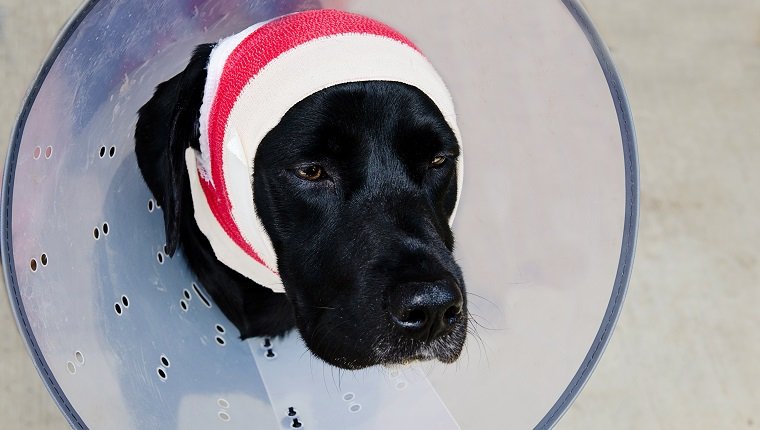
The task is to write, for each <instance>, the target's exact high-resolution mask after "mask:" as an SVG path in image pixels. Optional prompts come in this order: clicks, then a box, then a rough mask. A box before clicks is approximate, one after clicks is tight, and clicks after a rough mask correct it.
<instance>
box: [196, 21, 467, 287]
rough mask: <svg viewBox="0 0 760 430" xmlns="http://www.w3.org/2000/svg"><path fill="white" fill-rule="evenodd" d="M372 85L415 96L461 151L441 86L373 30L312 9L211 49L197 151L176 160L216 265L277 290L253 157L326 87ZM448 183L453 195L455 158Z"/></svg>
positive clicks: (377, 27) (419, 62)
mask: <svg viewBox="0 0 760 430" xmlns="http://www.w3.org/2000/svg"><path fill="white" fill-rule="evenodd" d="M375 80H379V81H395V82H402V83H405V84H408V85H412V86H414V87H417V88H418V89H420V90H421V91H422V92H424V93H425V94H426V95H427V96H428V97H430V99H432V100H433V102H434V103H435V104H436V105H437V107H438V108H439V110H440V111H441V113H442V114H443V116H444V118H445V119H446V121H447V123H448V125H449V126H450V127H451V128H452V130H453V131H454V133H455V135H456V137H457V140H458V142H459V144H460V147H461V142H462V139H461V136H460V133H459V128H458V127H457V123H456V115H455V113H454V106H453V103H452V100H451V96H450V94H449V91H448V89H447V88H446V85H445V84H444V83H443V80H442V79H441V78H440V76H439V75H438V73H437V72H436V71H435V69H434V68H433V66H432V65H431V64H430V62H429V61H428V60H427V58H425V56H424V55H423V54H422V53H421V52H420V51H419V50H418V49H417V48H416V47H415V46H414V44H412V42H410V41H409V40H408V39H407V38H405V37H404V36H403V35H401V34H400V33H398V32H397V31H395V30H393V29H392V28H390V27H388V26H387V25H385V24H382V23H380V22H378V21H375V20H373V19H370V18H367V17H364V16H361V15H356V14H351V13H348V12H342V11H337V10H330V9H320V10H311V11H305V12H298V13H295V14H291V15H286V16H283V17H280V18H276V19H274V20H272V21H268V22H265V23H260V24H257V25H254V26H252V27H250V28H248V29H246V30H244V31H242V32H241V33H238V34H235V35H233V36H230V37H228V38H226V39H223V40H221V41H220V42H219V43H218V44H217V45H216V46H215V48H214V49H213V50H212V52H211V56H210V59H209V64H208V76H207V79H206V84H205V88H204V97H203V105H202V107H201V112H200V152H197V151H195V150H194V149H192V148H188V149H187V152H186V154H185V159H186V163H187V168H188V173H189V175H190V188H191V191H192V198H193V204H194V206H195V220H196V222H197V223H198V226H199V228H200V230H201V231H202V232H203V234H204V235H205V236H206V237H207V238H208V240H209V242H210V243H211V246H212V248H213V249H214V253H215V254H216V257H217V258H218V259H219V260H220V261H221V262H222V263H224V264H225V265H227V266H229V267H230V268H232V269H233V270H235V271H237V272H239V273H241V274H243V275H245V276H246V277H248V278H250V279H252V280H253V281H255V282H257V283H258V284H261V285H263V286H265V287H268V288H270V289H272V290H273V291H276V292H282V291H284V290H283V286H282V281H281V279H280V276H279V273H278V271H277V255H276V253H275V251H274V249H273V247H272V243H271V241H270V239H269V236H268V234H267V232H266V230H265V228H264V226H263V225H262V223H261V221H260V219H259V218H258V216H257V215H256V208H255V207H254V201H253V187H252V181H253V160H254V156H255V155H256V149H257V148H258V145H259V143H260V142H261V140H262V139H263V138H264V137H265V136H266V134H267V133H268V132H269V131H270V130H272V129H273V128H274V127H275V126H276V125H277V124H278V123H279V122H280V120H281V119H282V117H283V116H284V115H285V113H286V112H287V111H288V110H289V109H290V108H291V107H293V106H294V105H295V104H296V103H298V102H299V101H301V100H303V99H305V98H306V97H308V96H310V95H312V94H314V93H316V92H318V91H320V90H322V89H325V88H328V87H331V86H334V85H338V84H342V83H348V82H362V81H375ZM457 177H458V184H457V193H459V192H460V191H461V189H462V178H463V175H462V159H461V156H460V159H459V160H458V164H457ZM457 203H458V197H457ZM454 212H456V208H455V209H454ZM453 217H454V215H453V214H452V216H451V219H450V222H451V221H453Z"/></svg>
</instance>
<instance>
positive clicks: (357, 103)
mask: <svg viewBox="0 0 760 430" xmlns="http://www.w3.org/2000/svg"><path fill="white" fill-rule="evenodd" d="M213 46H214V45H201V46H199V47H198V48H197V49H196V51H195V53H194V54H193V56H192V59H191V60H190V62H189V64H188V65H187V67H186V68H185V70H184V71H183V72H181V73H180V74H178V75H176V76H175V77H173V78H171V79H170V80H168V81H166V82H164V83H162V84H160V85H159V86H158V87H157V89H156V92H155V94H154V96H153V98H152V99H151V100H150V101H148V103H146V104H145V105H144V106H143V107H142V108H141V109H140V112H139V120H138V122H137V128H136V131H135V140H136V146H135V151H136V154H137V161H138V164H139V167H140V170H141V172H142V175H143V177H144V178H145V181H146V183H147V184H148V186H149V188H150V190H151V191H152V192H153V194H154V196H155V198H156V201H157V202H158V203H159V204H160V205H161V207H162V209H163V212H164V222H165V226H166V241H167V248H168V251H169V254H170V255H173V254H174V251H175V250H176V249H177V247H178V246H181V247H182V248H183V250H184V253H185V255H186V256H187V260H188V263H189V265H190V267H191V268H192V270H193V271H194V272H195V273H196V275H197V276H198V278H199V280H200V282H201V283H202V284H203V286H204V287H205V288H206V290H207V291H208V292H209V293H210V294H211V296H212V298H213V299H214V301H215V302H216V304H217V305H218V306H219V307H220V309H221V310H222V311H223V312H224V314H225V315H226V316H227V317H228V318H229V319H230V321H232V323H233V324H235V326H237V328H238V329H239V330H240V333H241V338H243V339H244V338H247V337H251V336H264V335H267V336H273V335H280V334H283V333H285V332H287V331H288V330H290V329H292V328H293V327H294V326H295V327H297V328H298V330H299V332H300V334H301V336H302V337H303V339H304V340H305V342H306V344H307V346H308V347H309V349H310V350H311V351H312V352H313V353H314V354H315V355H317V356H318V357H320V358H321V359H323V360H325V361H327V362H328V363H331V364H333V365H336V366H339V367H342V368H347V369H358V368H362V367H366V366H371V365H375V364H394V363H403V362H408V361H411V360H415V359H438V360H440V361H442V362H453V361H454V360H456V359H457V358H458V356H459V354H460V353H461V351H462V347H463V345H464V340H465V336H466V332H467V309H466V295H465V285H464V280H463V277H462V273H461V270H460V268H459V267H458V266H457V264H456V263H455V261H454V259H453V256H452V250H453V246H454V239H453V236H452V233H451V230H450V228H449V225H448V218H449V216H450V215H451V213H452V211H453V209H454V205H455V202H456V191H457V190H456V187H457V185H456V183H457V182H456V161H457V157H458V154H459V147H458V145H457V140H456V137H455V135H454V132H453V131H452V130H451V128H450V127H449V126H448V125H447V123H446V121H445V120H444V118H443V116H442V114H441V113H440V111H439V109H438V108H437V106H436V105H435V104H434V103H433V101H432V100H430V99H429V98H428V97H427V96H426V95H425V94H424V93H423V92H422V91H420V90H418V89H417V88H415V87H412V86H409V85H406V84H402V83H397V82H388V81H368V82H357V83H347V84H340V85H336V86H333V87H329V88H326V89H324V90H322V91H319V92H317V93H315V94H313V95H311V96H309V97H307V98H306V99H304V100H302V101H301V102H299V103H297V104H296V105H295V106H293V107H292V108H291V109H290V110H289V111H288V112H287V113H286V115H285V116H284V117H283V118H282V120H281V121H280V123H279V124H278V125H277V126H276V127H275V128H274V129H272V130H271V131H270V132H269V133H268V134H267V136H266V137H265V138H264V140H263V141H262V142H261V144H260V146H259V149H258V151H257V153H256V155H255V159H254V172H255V173H254V178H252V182H253V186H254V190H253V192H254V196H255V197H254V203H255V206H256V211H257V213H258V215H259V217H260V218H261V220H262V223H263V225H264V227H265V229H266V231H267V233H268V235H269V236H270V238H271V240H272V244H273V246H274V249H275V251H276V254H277V258H278V267H279V271H280V276H281V278H282V280H283V283H284V287H285V290H286V294H279V293H274V292H272V291H271V290H269V289H267V288H265V287H262V286H260V285H258V284H256V283H254V282H253V281H251V280H249V279H248V278H246V277H244V276H243V275H241V274H239V273H237V272H235V271H233V270H232V269H230V268H228V267H227V266H225V265H224V264H222V263H220V262H219V261H218V260H217V259H216V257H215V256H214V252H213V250H212V248H211V246H210V244H209V242H208V240H207V239H206V237H205V236H204V235H203V234H202V233H201V231H200V230H199V228H198V226H197V225H196V223H195V219H194V216H193V202H192V198H191V193H190V187H189V183H188V176H187V170H186V167H185V158H184V152H185V149H186V148H187V147H192V148H195V149H196V150H197V149H198V148H199V123H198V118H199V110H200V106H201V103H202V98H203V88H204V83H205V79H206V69H205V68H206V64H207V63H208V58H209V55H210V53H211V50H212V49H213ZM253 179H255V180H253ZM251 216H255V215H254V214H251Z"/></svg>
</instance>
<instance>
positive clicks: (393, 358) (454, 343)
mask: <svg viewBox="0 0 760 430" xmlns="http://www.w3.org/2000/svg"><path fill="white" fill-rule="evenodd" d="M465 333H466V330H465V329H464V328H462V329H457V330H453V331H452V332H451V333H449V334H447V335H444V336H442V337H439V338H437V339H435V340H432V341H430V342H416V341H413V342H409V341H408V340H406V341H400V340H399V339H398V338H395V339H394V338H392V337H388V338H385V339H383V340H382V341H381V342H378V345H376V346H375V347H374V348H373V355H374V356H375V360H376V361H377V364H381V365H384V366H392V365H399V364H401V365H407V364H411V363H414V362H420V361H433V360H436V361H439V362H441V363H444V364H451V363H454V362H455V361H456V360H457V359H458V358H459V356H460V355H461V353H462V350H463V348H464V342H465V337H466V336H465Z"/></svg>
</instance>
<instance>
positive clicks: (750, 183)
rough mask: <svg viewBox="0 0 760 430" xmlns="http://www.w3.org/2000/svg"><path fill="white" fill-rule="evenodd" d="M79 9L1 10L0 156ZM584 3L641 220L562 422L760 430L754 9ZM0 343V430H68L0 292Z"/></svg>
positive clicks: (759, 105)
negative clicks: (637, 180)
mask: <svg viewBox="0 0 760 430" xmlns="http://www.w3.org/2000/svg"><path fill="white" fill-rule="evenodd" d="M78 3H79V1H78V0H53V1H46V2H41V1H22V0H0V100H2V102H1V103H0V136H2V137H3V138H2V139H0V142H1V145H2V146H0V147H1V148H2V153H3V154H4V153H5V148H6V145H7V144H6V143H5V142H6V139H5V136H8V135H9V133H10V130H11V127H12V124H13V121H14V119H15V115H16V113H17V111H18V108H19V106H20V102H21V99H22V97H23V95H24V93H25V91H26V89H27V86H28V85H29V83H30V82H31V80H32V78H33V77H34V74H35V73H36V71H37V68H38V67H39V64H40V63H41V61H42V60H43V58H44V56H45V55H46V53H47V51H48V49H49V47H50V44H51V43H52V41H53V40H54V38H55V35H56V34H57V32H58V30H59V29H60V27H61V26H62V25H63V24H64V23H65V21H66V20H67V18H68V16H69V15H70V14H71V13H72V12H73V11H74V10H75V9H76V7H77V5H78ZM584 3H585V4H586V6H587V8H588V9H589V11H590V13H591V15H592V17H593V18H594V21H595V23H596V25H597V27H598V29H599V30H600V32H601V33H602V35H603V36H604V38H605V40H606V42H607V44H608V45H609V46H610V48H611V51H612V55H613V58H614V59H615V61H616V64H617V66H618V69H619V71H620V73H621V75H622V77H623V79H624V82H625V84H626V87H627V90H628V94H629V97H630V101H631V105H632V108H633V113H634V117H635V120H636V126H637V129H638V137H639V150H640V157H641V177H642V217H641V230H640V237H639V247H638V254H637V258H636V265H635V270H634V276H633V280H632V283H631V289H630V292H629V294H628V299H627V303H626V306H625V308H624V310H623V314H622V317H621V320H620V323H619V325H618V329H617V332H616V333H615V335H614V336H613V337H612V341H611V343H610V345H609V347H608V348H607V351H606V353H605V356H604V358H603V359H602V361H601V364H600V365H599V367H598V369H597V371H596V373H595V374H594V375H593V377H592V378H591V380H590V382H589V383H588V385H587V386H586V388H585V389H584V391H583V392H582V393H581V395H580V397H579V398H578V400H577V401H576V402H575V404H574V405H573V406H572V408H571V409H570V411H569V412H568V413H567V415H566V416H565V417H564V418H563V420H562V421H561V422H560V424H559V425H558V426H557V428H559V429H740V428H755V427H760V312H759V311H758V307H760V222H759V221H758V219H760V218H759V217H758V214H757V212H758V211H759V210H760V2H758V1H757V0H733V1H730V2H710V1H695V0H660V1H657V0H639V1H631V2H626V1H615V2H610V1H606V0H584ZM3 159H4V156H3ZM0 337H2V339H4V341H3V342H2V343H1V344H0V364H1V365H0V387H2V388H0V422H1V423H2V424H1V425H0V427H1V428H6V429H21V428H24V429H62V428H66V422H65V420H64V419H63V417H62V416H61V414H60V413H59V412H58V410H57V408H56V407H55V405H54V404H53V401H52V400H51V399H50V398H49V396H48V394H47V392H46V390H45V388H44V387H43V385H42V382H41V381H40V379H39V378H38V376H37V374H36V371H35V370H34V368H33V366H32V362H31V360H30V359H29V358H28V357H27V354H26V352H25V350H24V347H23V345H22V343H21V339H20V337H19V335H18V333H17V331H16V327H15V325H14V323H13V318H12V316H11V314H10V310H9V307H8V303H7V297H6V296H5V294H0Z"/></svg>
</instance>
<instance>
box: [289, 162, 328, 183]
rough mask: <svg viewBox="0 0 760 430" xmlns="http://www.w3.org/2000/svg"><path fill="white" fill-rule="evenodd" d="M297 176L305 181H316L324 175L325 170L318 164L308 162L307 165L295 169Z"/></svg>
mask: <svg viewBox="0 0 760 430" xmlns="http://www.w3.org/2000/svg"><path fill="white" fill-rule="evenodd" d="M296 174H297V175H298V177H299V178H301V179H305V180H307V181H317V180H319V179H322V178H323V177H324V176H325V170H324V169H323V168H322V166H320V165H318V164H309V165H308V166H303V167H299V168H298V169H296Z"/></svg>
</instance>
